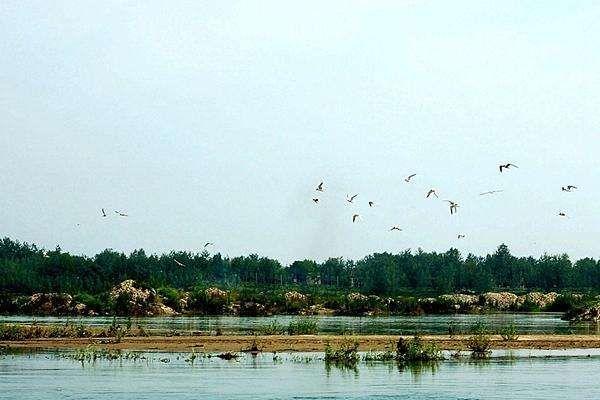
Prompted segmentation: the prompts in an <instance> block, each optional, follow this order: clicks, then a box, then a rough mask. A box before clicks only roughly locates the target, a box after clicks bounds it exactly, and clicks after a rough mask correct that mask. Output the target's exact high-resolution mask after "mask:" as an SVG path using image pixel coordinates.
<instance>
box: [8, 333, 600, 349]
mask: <svg viewBox="0 0 600 400" xmlns="http://www.w3.org/2000/svg"><path fill="white" fill-rule="evenodd" d="M348 337H350V338H352V339H354V340H356V341H358V343H359V349H360V350H361V351H368V350H373V351H381V350H385V349H386V348H389V347H390V346H394V345H395V343H396V342H397V341H398V339H399V338H400V336H394V335H353V336H345V335H298V336H288V335H270V336H242V335H224V336H179V337H164V336H150V337H123V338H121V339H120V340H115V339H114V338H41V339H28V340H17V341H0V347H10V348H13V349H15V348H16V349H30V350H34V349H78V348H85V347H88V346H95V347H98V348H104V349H114V350H117V349H118V350H154V351H191V350H195V351H198V352H212V351H215V352H216V351H232V352H239V351H244V350H247V349H249V348H250V347H251V346H252V344H253V343H256V345H257V346H258V347H259V348H260V349H261V350H262V351H269V352H273V351H279V352H281V351H285V352H310V351H323V349H324V348H325V345H326V344H327V343H330V344H332V345H338V344H340V343H342V341H344V340H345V339H347V338H348ZM403 337H406V338H409V337H410V336H403ZM469 337H470V336H469V335H460V336H453V337H449V336H448V335H431V336H422V339H423V340H424V341H426V342H433V343H435V344H437V345H438V346H439V348H440V349H443V350H465V351H466V350H467V347H468V346H467V342H468V339H469ZM490 339H491V348H492V349H574V348H600V336H592V335H522V336H520V337H519V338H518V339H517V340H513V341H506V340H503V339H502V337H500V336H496V335H493V336H490Z"/></svg>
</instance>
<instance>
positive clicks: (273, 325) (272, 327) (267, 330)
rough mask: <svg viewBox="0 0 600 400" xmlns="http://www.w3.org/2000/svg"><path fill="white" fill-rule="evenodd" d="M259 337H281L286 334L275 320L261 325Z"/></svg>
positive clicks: (284, 329) (283, 328)
mask: <svg viewBox="0 0 600 400" xmlns="http://www.w3.org/2000/svg"><path fill="white" fill-rule="evenodd" d="M258 332H259V333H260V334H261V335H283V334H285V333H286V332H287V330H286V328H285V327H284V326H283V325H281V324H280V323H279V322H278V321H277V320H276V319H275V320H273V321H271V322H270V323H268V324H267V325H263V326H261V327H260V328H259V329H258Z"/></svg>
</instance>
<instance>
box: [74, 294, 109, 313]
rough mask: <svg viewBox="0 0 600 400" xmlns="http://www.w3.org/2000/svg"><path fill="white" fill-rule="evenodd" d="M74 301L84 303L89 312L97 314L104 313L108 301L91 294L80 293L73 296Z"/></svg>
mask: <svg viewBox="0 0 600 400" xmlns="http://www.w3.org/2000/svg"><path fill="white" fill-rule="evenodd" d="M73 300H75V301H76V302H77V303H83V304H85V305H86V307H87V308H88V309H89V310H93V311H95V312H102V311H104V310H106V309H107V304H106V301H103V300H101V299H100V298H99V297H96V296H93V295H91V294H89V293H78V294H76V295H75V296H73Z"/></svg>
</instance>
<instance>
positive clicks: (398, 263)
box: [0, 238, 600, 314]
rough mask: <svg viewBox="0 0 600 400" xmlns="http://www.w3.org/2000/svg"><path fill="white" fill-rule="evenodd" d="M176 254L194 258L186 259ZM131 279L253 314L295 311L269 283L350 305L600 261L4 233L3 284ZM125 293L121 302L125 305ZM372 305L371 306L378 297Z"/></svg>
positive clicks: (535, 281) (545, 286)
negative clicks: (216, 298) (181, 244)
mask: <svg viewBox="0 0 600 400" xmlns="http://www.w3.org/2000/svg"><path fill="white" fill-rule="evenodd" d="M174 259H177V260H178V261H179V262H182V263H183V264H185V265H186V267H184V268H182V267H180V266H178V265H177V264H176V263H175V262H174ZM125 279H134V280H135V281H136V282H138V283H140V284H146V285H148V286H151V287H156V288H160V289H159V291H160V293H159V294H160V295H161V296H162V297H163V298H164V299H165V303H167V304H168V305H170V306H174V307H175V308H176V309H177V304H178V300H179V298H178V296H179V294H178V291H181V290H186V291H187V290H191V289H192V288H206V287H209V286H215V285H217V286H221V287H222V288H224V289H228V290H231V289H236V290H237V293H236V296H238V297H237V298H235V299H230V301H232V300H238V299H241V298H244V299H245V301H247V302H248V303H254V305H253V304H248V305H247V307H245V308H246V309H247V310H248V313H250V314H251V313H260V307H258V306H256V304H259V305H264V306H267V307H268V308H272V309H277V310H281V311H282V312H285V311H286V310H285V303H284V302H283V301H282V297H280V296H269V295H267V294H266V293H265V288H275V287H276V288H279V290H280V293H283V292H284V290H288V289H289V290H298V291H301V292H302V293H305V294H308V295H309V296H310V297H311V300H312V302H313V304H323V305H324V306H325V307H328V308H333V309H343V308H344V307H346V306H348V304H346V297H345V294H347V293H349V292H360V293H364V294H375V295H378V296H380V297H381V296H394V297H396V298H397V297H398V296H406V295H407V294H410V295H412V296H415V295H416V294H423V295H427V296H430V295H434V294H442V293H452V292H457V291H461V290H472V291H475V292H483V291H488V290H493V289H503V290H508V289H512V290H514V291H519V292H524V291H532V290H541V291H557V290H561V291H573V290H575V291H579V292H590V291H595V290H596V288H598V287H600V264H599V262H598V261H596V260H594V259H591V258H585V259H582V260H579V261H577V262H575V263H572V262H571V261H570V260H569V258H568V256H566V255H556V256H555V255H543V256H542V257H540V258H539V259H535V258H532V257H515V256H513V255H512V254H511V253H510V251H509V250H508V248H507V247H506V246H505V245H501V246H499V247H498V249H497V251H496V252H495V253H494V254H490V255H487V256H485V257H477V256H474V255H472V254H469V255H467V256H466V258H463V257H462V255H461V254H460V253H459V252H458V250H456V249H450V250H448V251H447V252H445V253H436V252H431V253H428V252H424V251H422V250H420V249H419V250H417V251H416V252H411V251H409V250H406V251H403V252H401V253H398V254H391V253H375V254H372V255H369V256H367V257H365V258H363V259H361V260H358V261H352V260H344V259H342V258H331V259H328V260H326V261H325V262H322V263H317V262H314V261H311V260H303V261H295V262H293V263H291V264H290V265H289V266H288V267H285V266H283V265H281V264H280V263H279V262H278V261H276V260H273V259H270V258H267V257H259V256H257V255H250V256H240V257H234V258H223V257H222V256H221V255H220V254H215V255H211V254H209V253H208V252H206V251H204V252H202V253H190V252H182V251H179V252H174V251H173V252H171V253H169V254H162V255H154V254H153V255H147V254H146V253H145V252H144V251H143V250H136V251H134V252H132V253H131V254H129V255H126V254H124V253H119V252H116V251H113V250H110V249H107V250H104V251H103V252H101V253H99V254H97V255H95V256H93V257H87V256H77V255H71V254H69V253H66V252H63V251H62V250H61V249H60V247H57V248H56V249H55V250H52V251H47V252H46V251H44V250H42V249H39V248H37V247H36V246H35V245H30V244H27V243H19V242H17V241H13V240H10V239H8V238H5V239H2V240H0V293H2V294H8V293H11V294H15V295H18V294H27V295H29V294H32V293H37V292H45V293H48V292H63V293H81V294H82V296H83V294H85V295H86V296H87V295H91V296H96V295H97V294H100V293H106V292H108V291H109V290H110V289H111V287H113V286H114V285H116V284H118V283H120V282H122V281H123V280H125ZM97 300H102V299H98V298H97ZM124 300H126V299H121V300H119V301H118V302H117V304H115V305H114V306H115V308H116V309H117V310H119V312H123V311H126V308H127V307H126V304H125V302H124ZM86 301H87V302H89V303H90V307H92V308H95V307H99V306H102V304H98V301H94V300H93V299H91V298H89V297H88V298H87V299H86ZM194 301H196V302H197V307H196V308H198V309H203V308H205V307H208V308H209V309H210V308H211V307H212V311H211V312H221V311H222V310H221V308H222V307H223V306H224V304H210V302H208V303H207V299H206V298H202V293H201V290H195V291H194V298H192V299H191V302H192V303H193V302H194ZM100 303H102V301H100ZM86 304H87V303H86ZM363 306H365V305H361V304H355V305H352V307H354V308H352V307H351V308H349V309H348V312H349V313H361V312H363V311H365V310H364V309H361V307H363ZM366 306H367V307H370V308H371V307H372V306H373V305H372V304H366ZM567 306H570V305H567V304H565V307H564V308H566V307H567ZM11 307H12V306H11V305H10V304H8V303H7V302H6V300H5V298H4V297H0V311H3V312H11V311H10V309H11ZM377 307H379V305H377ZM100 308H101V307H100ZM363 308H364V307H363ZM417 309H418V306H417V305H416V304H414V299H411V298H403V299H402V300H401V301H398V302H396V303H394V304H387V305H385V309H384V310H383V311H384V312H406V311H408V310H411V311H414V310H417ZM293 311H294V312H296V311H297V310H293Z"/></svg>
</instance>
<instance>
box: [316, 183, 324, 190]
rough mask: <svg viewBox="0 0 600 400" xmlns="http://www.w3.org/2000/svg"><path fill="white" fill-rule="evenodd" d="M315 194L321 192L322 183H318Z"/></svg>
mask: <svg viewBox="0 0 600 400" xmlns="http://www.w3.org/2000/svg"><path fill="white" fill-rule="evenodd" d="M316 190H317V192H322V191H323V182H321V183H319V186H317V189H316Z"/></svg>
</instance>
